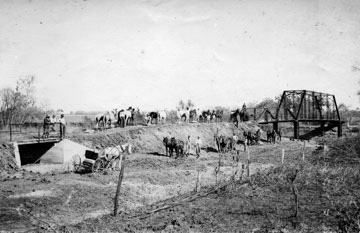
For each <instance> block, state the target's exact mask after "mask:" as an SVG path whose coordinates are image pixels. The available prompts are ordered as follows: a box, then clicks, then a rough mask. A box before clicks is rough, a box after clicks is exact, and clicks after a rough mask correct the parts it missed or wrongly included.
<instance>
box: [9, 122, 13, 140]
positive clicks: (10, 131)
mask: <svg viewBox="0 0 360 233" xmlns="http://www.w3.org/2000/svg"><path fill="white" fill-rule="evenodd" d="M9 127H10V142H12V128H11V122H10V124H9Z"/></svg>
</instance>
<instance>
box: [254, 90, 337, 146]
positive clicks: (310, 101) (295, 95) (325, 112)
mask: <svg viewBox="0 0 360 233" xmlns="http://www.w3.org/2000/svg"><path fill="white" fill-rule="evenodd" d="M248 111H249V112H250V114H251V116H252V118H253V120H254V121H256V122H258V123H259V124H273V128H274V129H275V130H278V127H279V123H283V122H292V123H293V124H294V139H299V138H300V137H299V126H300V122H315V123H320V131H321V135H324V133H325V131H326V130H328V129H331V128H334V127H337V129H338V130H337V133H338V136H339V137H341V136H342V124H343V123H344V122H343V121H342V120H341V116H340V113H339V109H338V106H337V103H336V98H335V95H332V94H327V93H321V92H315V91H308V90H286V91H284V92H283V94H282V96H281V99H280V101H279V105H278V107H277V108H272V109H271V108H262V109H258V108H253V109H248Z"/></svg>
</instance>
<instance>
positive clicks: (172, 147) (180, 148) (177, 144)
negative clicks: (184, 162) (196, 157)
mask: <svg viewBox="0 0 360 233" xmlns="http://www.w3.org/2000/svg"><path fill="white" fill-rule="evenodd" d="M163 144H164V146H165V151H166V156H169V157H172V155H173V153H174V151H175V153H176V157H175V158H178V157H179V156H181V157H182V156H184V145H185V143H184V142H183V141H181V140H176V139H175V138H174V137H172V138H171V139H170V140H169V138H168V137H165V138H164V139H163Z"/></svg>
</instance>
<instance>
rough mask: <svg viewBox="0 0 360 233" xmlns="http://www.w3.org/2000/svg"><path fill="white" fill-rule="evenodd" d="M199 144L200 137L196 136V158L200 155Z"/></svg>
mask: <svg viewBox="0 0 360 233" xmlns="http://www.w3.org/2000/svg"><path fill="white" fill-rule="evenodd" d="M201 144H202V142H201V139H200V137H198V138H197V140H196V158H197V159H198V158H199V157H200V150H201V147H200V146H201Z"/></svg>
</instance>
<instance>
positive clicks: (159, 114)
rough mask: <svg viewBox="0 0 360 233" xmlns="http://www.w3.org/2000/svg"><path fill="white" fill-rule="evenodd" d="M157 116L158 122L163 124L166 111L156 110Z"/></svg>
mask: <svg viewBox="0 0 360 233" xmlns="http://www.w3.org/2000/svg"><path fill="white" fill-rule="evenodd" d="M158 117H159V121H160V123H163V124H165V122H166V112H165V110H163V111H159V112H158Z"/></svg>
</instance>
